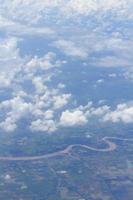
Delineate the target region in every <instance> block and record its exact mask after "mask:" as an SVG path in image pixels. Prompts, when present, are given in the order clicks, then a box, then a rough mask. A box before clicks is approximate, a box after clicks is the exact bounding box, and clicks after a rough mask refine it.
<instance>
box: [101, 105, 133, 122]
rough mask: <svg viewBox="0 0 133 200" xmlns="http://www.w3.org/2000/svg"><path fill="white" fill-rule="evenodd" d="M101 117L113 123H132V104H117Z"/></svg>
mask: <svg viewBox="0 0 133 200" xmlns="http://www.w3.org/2000/svg"><path fill="white" fill-rule="evenodd" d="M103 119H104V121H112V122H114V123H117V122H123V123H133V104H132V103H123V104H118V105H117V108H116V110H114V111H110V112H108V113H106V114H105V116H104V118H103Z"/></svg>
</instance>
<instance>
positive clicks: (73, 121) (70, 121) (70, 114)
mask: <svg viewBox="0 0 133 200" xmlns="http://www.w3.org/2000/svg"><path fill="white" fill-rule="evenodd" d="M87 122H88V120H87V118H86V116H85V114H84V113H83V111H81V110H75V111H69V110H66V111H64V112H63V113H62V115H61V118H60V124H61V126H65V127H69V126H70V127H71V126H80V125H85V124H86V123H87Z"/></svg>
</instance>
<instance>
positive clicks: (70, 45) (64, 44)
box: [53, 40, 88, 59]
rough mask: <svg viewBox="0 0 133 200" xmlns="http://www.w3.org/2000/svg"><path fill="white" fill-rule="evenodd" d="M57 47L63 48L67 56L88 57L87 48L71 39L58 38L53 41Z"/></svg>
mask: <svg viewBox="0 0 133 200" xmlns="http://www.w3.org/2000/svg"><path fill="white" fill-rule="evenodd" d="M53 45H54V46H55V47H57V48H58V49H59V50H62V51H63V52H64V53H65V54H66V55H67V56H72V57H79V58H81V59H85V58H87V57H88V53H87V49H85V48H84V49H83V48H82V47H79V46H77V45H76V44H75V43H74V42H72V41H69V40H58V41H55V42H54V43H53Z"/></svg>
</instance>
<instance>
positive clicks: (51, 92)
mask: <svg viewBox="0 0 133 200" xmlns="http://www.w3.org/2000/svg"><path fill="white" fill-rule="evenodd" d="M0 5H1V7H0V70H1V73H0V131H1V132H3V131H4V132H11V133H13V132H15V131H16V130H19V124H20V122H21V121H24V122H25V123H24V124H23V126H24V127H23V128H24V129H28V130H29V131H31V132H38V131H41V132H44V133H51V132H55V131H58V130H59V129H61V128H62V127H66V128H67V127H76V128H77V127H79V126H81V127H84V126H86V125H87V124H89V121H90V120H92V119H93V120H98V121H99V122H100V123H108V122H110V123H116V124H117V123H123V124H131V123H132V122H133V94H132V90H133V38H132V35H133V28H132V27H133V13H132V8H133V2H132V1H131V0H119V1H118V0H110V1H105V0H84V1H83V0H67V1H66V0H52V1H47V0H43V1H42V0H38V1H34V0H13V1H10V0H4V1H3V0H0Z"/></svg>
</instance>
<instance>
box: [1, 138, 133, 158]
mask: <svg viewBox="0 0 133 200" xmlns="http://www.w3.org/2000/svg"><path fill="white" fill-rule="evenodd" d="M112 140H122V141H133V139H123V138H118V137H104V138H102V141H103V142H104V143H105V144H106V145H107V147H106V148H101V149H100V148H94V147H91V146H87V145H83V144H72V145H69V146H68V147H66V148H65V149H63V150H60V151H56V152H53V153H48V154H44V155H40V156H22V157H12V156H9V157H6V156H0V161H34V160H41V159H46V158H53V157H57V156H64V155H66V154H68V153H69V152H70V151H71V150H72V149H73V148H75V147H79V148H84V149H87V150H91V151H95V152H111V151H114V150H115V149H116V148H117V144H116V143H115V142H113V141H112Z"/></svg>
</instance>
